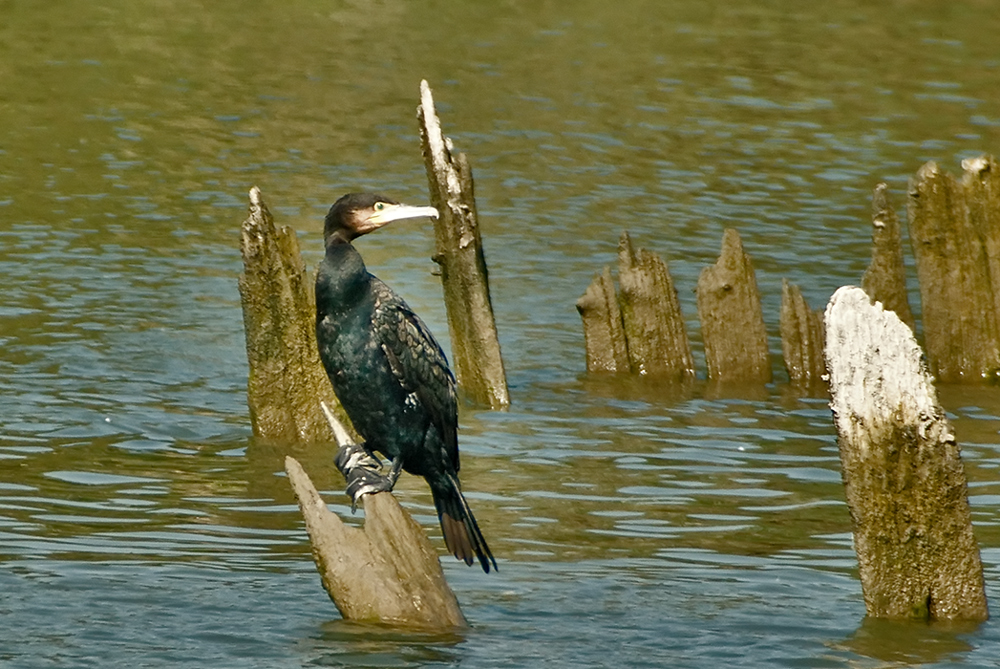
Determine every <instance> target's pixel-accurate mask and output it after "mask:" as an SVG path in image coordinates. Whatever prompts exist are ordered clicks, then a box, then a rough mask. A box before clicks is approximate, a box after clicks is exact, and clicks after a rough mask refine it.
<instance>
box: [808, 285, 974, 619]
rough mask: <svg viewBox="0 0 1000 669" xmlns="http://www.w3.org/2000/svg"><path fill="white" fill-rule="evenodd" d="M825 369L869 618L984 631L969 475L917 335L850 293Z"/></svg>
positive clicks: (836, 320) (833, 311)
mask: <svg viewBox="0 0 1000 669" xmlns="http://www.w3.org/2000/svg"><path fill="white" fill-rule="evenodd" d="M826 361H827V368H828V369H829V374H830V392H831V396H832V402H831V404H830V406H831V408H832V409H833V415H834V422H835V423H836V426H837V434H838V443H839V446H840V460H841V465H842V468H843V470H842V471H843V478H844V486H845V489H846V494H847V504H848V507H849V508H850V512H851V519H852V521H853V525H854V546H855V550H856V551H857V555H858V565H859V571H860V576H861V587H862V592H863V594H864V598H865V606H866V607H867V609H868V615H870V616H877V617H886V618H917V619H965V620H985V619H986V618H987V617H988V611H987V607H986V594H985V590H984V584H983V569H982V564H981V562H980V558H979V547H978V546H977V544H976V539H975V537H974V536H973V533H972V516H971V513H970V511H969V503H968V498H967V492H966V480H965V471H964V469H963V468H962V460H961V455H960V452H959V447H958V444H957V443H956V441H955V435H954V432H953V431H952V428H951V425H950V424H949V423H948V419H947V418H946V417H945V413H944V410H943V409H942V408H941V406H940V405H939V404H938V402H937V398H936V396H935V392H934V386H933V385H932V382H931V378H930V375H929V374H928V373H927V370H926V368H925V367H924V365H923V363H922V362H921V351H920V347H919V346H918V345H917V342H916V340H915V339H914V336H913V331H912V330H910V328H909V327H907V326H906V325H905V324H904V323H903V322H902V321H901V320H900V319H899V317H898V316H897V315H896V314H895V313H893V312H891V311H885V310H884V309H883V308H882V306H881V305H880V304H878V303H876V304H874V305H873V304H872V303H871V300H870V299H869V298H868V295H867V294H865V292H864V291H862V290H861V289H859V288H855V287H852V286H847V287H844V288H841V289H839V290H838V291H837V292H836V293H834V295H833V297H832V298H831V300H830V304H829V305H828V306H827V309H826Z"/></svg>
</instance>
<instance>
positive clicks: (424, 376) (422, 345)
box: [316, 193, 497, 573]
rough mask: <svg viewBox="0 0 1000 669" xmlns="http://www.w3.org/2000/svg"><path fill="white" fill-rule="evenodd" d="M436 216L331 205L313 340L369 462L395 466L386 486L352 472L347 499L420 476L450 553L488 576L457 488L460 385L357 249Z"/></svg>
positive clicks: (356, 201)
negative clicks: (375, 236)
mask: <svg viewBox="0 0 1000 669" xmlns="http://www.w3.org/2000/svg"><path fill="white" fill-rule="evenodd" d="M437 215H438V212H437V210H436V209H434V208H433V207H411V206H407V205H404V204H400V203H398V202H396V201H395V200H392V199H390V198H387V197H385V196H382V195H375V194H372V193H351V194H349V195H345V196H344V197H342V198H340V199H339V200H337V202H336V203H334V205H333V206H332V207H331V208H330V212H329V213H328V214H327V215H326V222H325V224H324V228H323V239H324V242H325V244H326V256H325V257H324V258H323V261H322V262H321V263H320V266H319V273H318V275H317V277H316V340H317V342H318V344H319V355H320V359H321V360H322V361H323V366H324V367H325V368H326V373H327V375H329V377H330V382H331V383H332V384H333V389H334V391H335V392H336V394H337V398H338V399H339V400H340V403H341V405H343V407H344V410H345V411H346V412H347V415H348V417H350V419H351V422H352V423H353V424H354V428H355V429H356V430H357V432H358V434H360V435H361V437H362V438H363V439H364V440H365V443H364V445H363V447H364V452H365V453H366V454H369V455H373V454H374V452H375V451H378V452H379V453H382V454H383V455H385V456H386V457H387V458H389V460H390V461H391V468H390V470H389V474H388V476H384V477H383V476H381V475H378V474H376V473H374V472H373V471H371V470H366V469H365V468H355V471H354V472H352V476H349V481H351V485H349V486H348V493H349V494H351V496H352V497H353V498H354V501H355V502H356V501H357V499H358V498H360V497H361V495H363V494H365V493H374V492H380V491H388V490H392V487H393V486H394V485H395V483H396V480H397V479H398V478H399V474H400V470H401V469H402V470H406V471H407V472H409V473H411V474H416V475H418V476H423V477H424V478H425V479H426V480H427V483H428V484H429V485H430V489H431V495H432V496H433V498H434V506H435V508H436V509H437V513H438V519H439V520H440V522H441V531H442V532H443V533H444V540H445V544H446V545H447V546H448V550H449V551H450V552H451V553H452V554H453V555H454V556H455V557H457V558H458V559H460V560H464V561H465V563H466V564H468V565H471V564H472V563H473V559H474V558H476V559H478V560H479V563H480V564H481V565H482V568H483V571H485V572H487V573H489V571H490V566H491V565H492V567H493V569H494V570H495V569H496V568H497V565H496V560H495V559H494V558H493V553H491V552H490V548H489V546H487V544H486V539H485V538H484V537H483V534H482V532H481V531H480V530H479V525H478V524H477V523H476V518H475V516H473V515H472V510H471V509H470V508H469V505H468V503H467V502H466V500H465V497H464V496H463V495H462V491H461V487H460V485H459V482H458V469H459V461H458V406H457V402H456V396H455V377H454V376H453V375H452V373H451V370H450V369H449V368H448V361H447V359H446V358H445V355H444V351H442V350H441V346H440V345H439V344H438V343H437V341H436V340H435V339H434V337H433V335H431V333H430V330H428V329H427V326H426V325H424V323H423V321H421V320H420V318H419V317H418V316H417V315H416V314H415V313H413V310H411V309H410V307H409V306H407V304H406V302H404V301H403V299H402V298H401V297H399V296H398V295H396V293H394V292H393V291H392V289H391V288H389V286H387V285H386V284H385V283H383V282H382V281H381V280H379V279H378V278H376V277H374V276H372V275H371V274H370V273H369V272H368V270H367V269H366V268H365V263H364V261H363V260H362V259H361V255H360V254H359V253H358V252H357V250H356V249H355V248H354V246H352V245H351V242H352V241H353V240H354V239H356V238H358V237H360V236H361V235H364V234H367V233H369V232H372V231H373V230H377V229H378V228H380V227H382V226H383V225H385V224H387V223H389V222H391V221H397V220H400V219H406V218H416V217H420V216H429V217H433V218H436V217H437ZM373 457H374V456H373ZM338 466H340V463H338ZM342 470H343V467H342ZM352 478H353V480H351V479H352Z"/></svg>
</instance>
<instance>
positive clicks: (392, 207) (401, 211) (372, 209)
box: [323, 193, 438, 244]
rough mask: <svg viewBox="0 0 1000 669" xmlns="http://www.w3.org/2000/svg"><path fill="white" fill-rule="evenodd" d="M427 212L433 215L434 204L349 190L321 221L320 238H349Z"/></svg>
mask: <svg viewBox="0 0 1000 669" xmlns="http://www.w3.org/2000/svg"><path fill="white" fill-rule="evenodd" d="M420 216H430V217H431V218H437V216H438V212H437V209H435V208H434V207H411V206H409V205H406V204H400V203H399V202H396V201H395V200H393V199H391V198H388V197H385V196H384V195H377V194H375V193H350V194H348V195H345V196H344V197H342V198H340V199H339V200H337V201H336V202H335V203H334V204H333V206H332V207H330V211H329V213H327V215H326V222H325V224H324V225H323V239H324V240H325V241H326V243H327V244H329V243H330V242H331V241H332V240H336V241H339V242H350V241H351V240H353V239H357V238H358V237H360V236H361V235H366V234H368V233H369V232H371V231H372V230H378V229H379V228H381V227H382V226H383V225H385V224H386V223H390V222H392V221H398V220H401V219H404V218H417V217H420Z"/></svg>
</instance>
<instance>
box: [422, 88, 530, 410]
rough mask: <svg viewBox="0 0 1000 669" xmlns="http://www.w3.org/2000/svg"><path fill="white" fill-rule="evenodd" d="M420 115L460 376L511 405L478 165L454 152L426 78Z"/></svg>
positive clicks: (482, 399) (473, 388) (484, 395)
mask: <svg viewBox="0 0 1000 669" xmlns="http://www.w3.org/2000/svg"><path fill="white" fill-rule="evenodd" d="M417 117H418V119H419V122H420V140H421V146H422V150H423V156H424V166H425V167H426V169H427V182H428V185H429V187H430V200H431V205H433V206H434V207H435V208H436V209H437V210H438V212H439V213H440V216H438V218H437V219H436V220H435V222H434V231H435V239H436V249H435V255H434V261H435V262H437V263H438V265H440V267H441V284H442V286H443V288H444V301H445V306H446V308H447V310H448V332H449V333H450V335H451V350H452V357H453V358H454V365H455V377H456V379H457V380H458V384H459V386H460V387H461V388H462V390H463V391H464V392H465V393H466V395H467V396H468V397H469V398H470V399H472V400H473V401H474V402H476V403H479V404H482V405H485V406H488V407H490V408H493V409H501V408H503V407H506V406H508V405H510V395H509V393H508V390H507V377H506V374H505V372H504V367H503V358H502V357H501V355H500V341H499V339H498V338H497V328H496V321H495V320H494V317H493V304H492V302H491V301H490V288H489V278H488V276H487V270H486V260H485V258H484V256H483V245H482V240H481V238H480V235H479V221H478V217H477V215H476V199H475V194H474V192H473V183H472V168H471V167H470V165H469V161H468V159H467V158H466V157H465V154H464V153H459V154H455V153H453V147H452V143H451V140H450V139H448V138H447V137H444V135H443V134H442V132H441V122H440V121H439V120H438V116H437V112H436V111H435V110H434V99H433V98H432V97H431V89H430V87H429V86H428V85H427V82H426V81H421V82H420V107H418V109H417Z"/></svg>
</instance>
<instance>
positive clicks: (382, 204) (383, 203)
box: [375, 202, 385, 211]
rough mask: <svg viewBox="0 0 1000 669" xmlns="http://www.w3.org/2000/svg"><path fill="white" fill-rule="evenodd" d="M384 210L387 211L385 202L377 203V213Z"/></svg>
mask: <svg viewBox="0 0 1000 669" xmlns="http://www.w3.org/2000/svg"><path fill="white" fill-rule="evenodd" d="M383 209H385V202H376V203H375V211H382V210H383Z"/></svg>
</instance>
